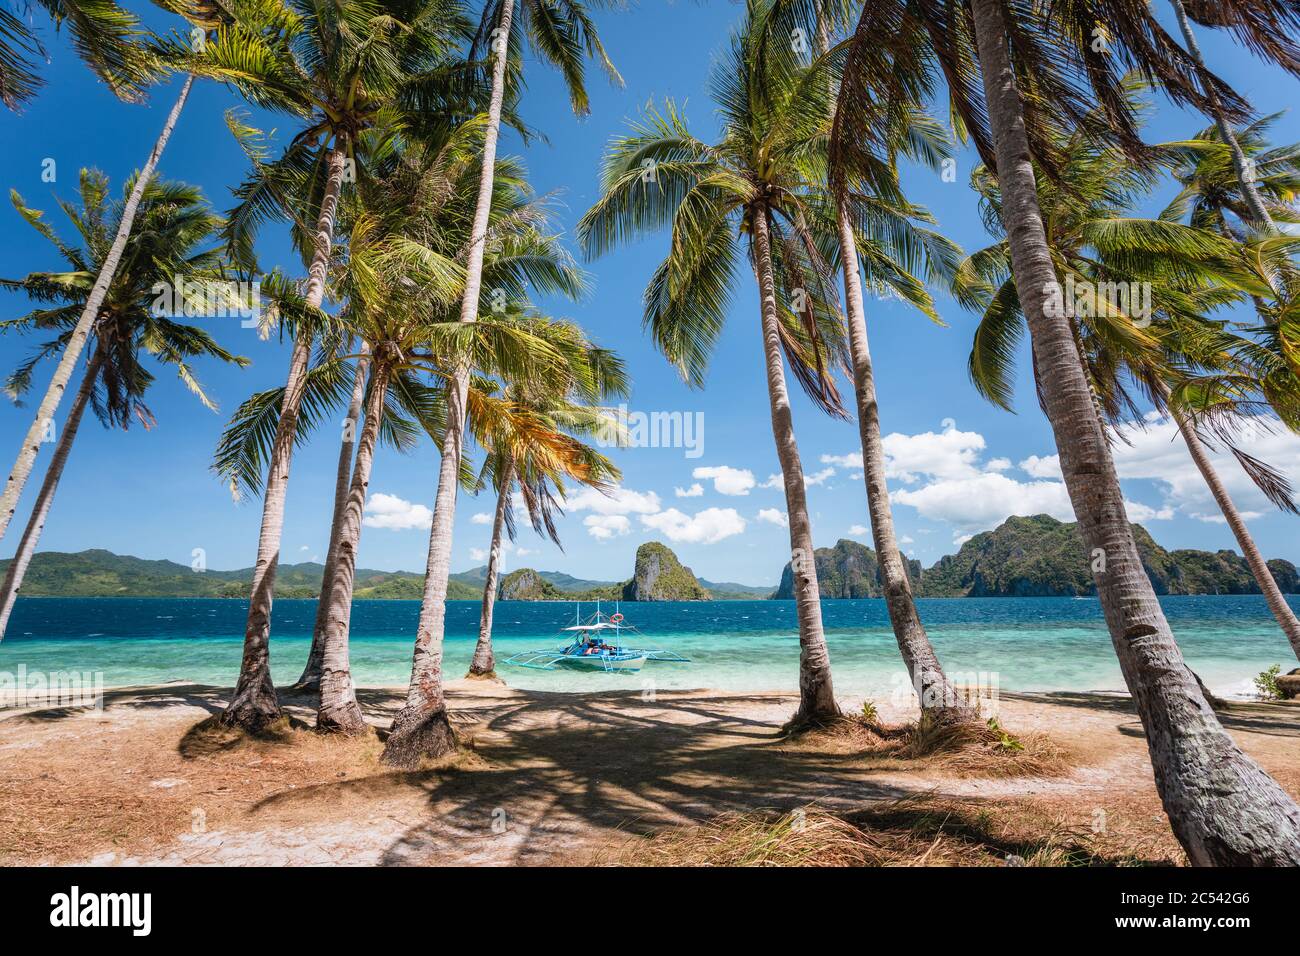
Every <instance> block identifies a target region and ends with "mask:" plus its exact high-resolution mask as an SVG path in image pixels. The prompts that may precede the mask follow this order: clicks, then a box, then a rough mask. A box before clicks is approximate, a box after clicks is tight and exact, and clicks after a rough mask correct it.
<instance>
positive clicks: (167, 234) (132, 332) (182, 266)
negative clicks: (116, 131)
mask: <svg viewBox="0 0 1300 956" xmlns="http://www.w3.org/2000/svg"><path fill="white" fill-rule="evenodd" d="M133 192H134V183H130V182H128V183H127V184H126V186H125V189H124V196H123V200H122V201H121V202H112V201H111V200H110V198H109V191H108V181H107V179H106V178H105V177H104V176H103V175H102V174H101V173H98V172H95V171H91V170H82V174H81V189H80V195H81V206H80V208H76V207H74V206H72V205H70V204H63V208H64V210H65V211H66V212H67V214H68V216H69V218H70V219H71V220H72V223H73V225H74V226H75V227H76V230H77V232H78V238H79V241H78V243H77V244H75V245H69V244H67V243H65V242H63V241H62V240H61V239H60V238H59V237H58V235H57V234H56V233H55V231H54V229H53V228H52V227H51V226H50V225H49V224H48V223H46V222H45V221H44V219H43V214H42V212H41V211H40V210H36V209H32V208H30V207H28V206H27V205H26V203H24V202H23V200H22V198H21V197H20V196H19V195H18V194H17V193H16V192H15V193H13V194H12V198H13V202H14V205H15V206H16V207H17V208H18V211H19V213H20V214H21V215H22V216H23V218H24V219H26V220H27V222H29V223H30V224H31V225H32V226H33V227H34V228H35V229H36V230H37V232H39V233H40V234H41V235H42V236H43V237H44V238H46V239H47V240H49V242H50V243H51V245H53V246H54V248H55V250H56V251H57V252H58V253H59V255H61V256H62V257H63V259H64V260H65V261H66V262H67V265H68V270H67V271H64V272H38V273H31V274H30V275H28V276H27V277H26V278H24V279H21V280H0V286H3V287H7V288H13V289H21V290H23V291H25V292H27V294H28V295H29V296H31V297H32V298H34V299H36V300H37V301H40V302H43V303H47V307H43V308H40V309H37V310H36V311H34V312H31V313H29V314H28V315H26V316H23V317H22V318H20V319H13V320H10V321H8V322H5V323H4V324H3V325H2V326H0V328H3V329H6V330H8V329H28V330H37V329H39V330H54V331H56V333H57V334H56V335H55V337H54V338H53V339H51V340H50V341H48V342H46V343H44V344H43V345H42V346H41V347H40V348H39V349H38V350H37V352H36V354H35V355H34V356H33V357H32V358H31V359H30V360H28V361H25V362H23V363H22V364H21V365H20V366H19V367H18V369H17V371H16V372H15V373H14V374H13V375H12V376H11V377H10V379H9V382H8V391H9V393H10V394H11V395H12V396H14V397H15V398H17V397H18V396H19V395H21V394H22V393H23V392H24V391H26V389H27V388H28V386H29V385H30V384H31V379H32V375H33V373H34V371H35V368H36V365H37V363H38V362H40V361H41V360H44V359H47V358H51V357H53V356H55V355H57V354H59V353H60V352H62V351H63V350H64V349H66V348H67V347H68V343H69V342H70V341H71V340H72V337H73V333H74V330H75V326H76V322H77V318H78V316H79V315H80V314H81V311H82V309H83V308H84V306H85V301H86V298H87V297H88V296H89V295H90V293H91V290H92V289H93V287H94V283H95V277H96V275H97V274H98V273H99V272H100V270H101V268H102V261H103V257H104V256H105V255H106V254H107V252H108V251H109V250H110V249H111V247H112V238H111V237H112V235H113V234H114V232H115V231H116V229H117V226H118V221H119V220H120V218H121V217H122V215H123V214H124V208H125V205H126V202H127V201H128V200H129V198H130V196H131V194H132V193H133ZM138 219H139V222H140V229H139V231H138V235H137V239H136V241H135V242H134V243H133V244H132V245H131V248H130V249H129V250H128V252H127V254H126V256H125V257H124V258H123V261H122V264H121V267H120V268H119V269H118V270H117V272H116V275H115V277H114V279H113V284H112V285H111V286H110V287H109V290H108V295H107V297H106V298H105V300H104V302H103V304H102V305H101V306H100V308H99V311H98V315H99V318H98V321H97V322H96V323H95V325H94V328H93V338H94V342H95V345H94V348H93V349H92V352H91V357H90V360H89V362H88V363H87V365H86V370H85V373H84V374H83V376H82V380H81V385H80V386H79V388H78V389H77V392H76V395H75V397H74V399H73V402H72V405H71V407H70V408H69V410H68V417H67V420H66V421H65V422H64V425H63V429H62V431H61V432H60V434H59V438H58V441H57V443H56V445H55V448H54V454H53V457H52V458H51V461H50V465H49V468H48V470H47V471H46V474H45V479H44V482H43V483H42V485H41V489H40V493H39V494H38V495H37V498H36V502H35V504H34V505H33V508H32V514H31V517H30V518H29V519H28V522H27V527H26V528H25V529H24V532H23V536H22V538H21V539H20V540H19V544H18V550H17V552H16V553H15V555H14V558H13V560H12V561H11V562H10V563H9V568H8V571H7V573H6V575H5V580H4V585H3V590H2V591H0V638H2V637H3V636H4V631H5V627H6V625H7V624H8V622H9V615H10V613H11V612H12V610H13V607H14V602H15V601H16V599H17V597H18V591H19V589H20V588H21V587H22V583H23V577H24V575H25V574H26V571H27V568H28V566H29V564H30V563H31V559H32V555H33V554H34V553H35V551H36V545H37V543H38V542H39V540H40V536H41V531H42V530H43V528H44V526H45V521H46V519H47V517H48V516H49V513H50V508H51V506H52V505H53V503H54V495H55V492H56V491H57V489H58V485H59V480H60V478H61V477H62V475H63V469H64V466H65V465H66V464H67V460H68V455H69V453H70V452H71V450H72V444H73V441H74V440H75V438H76V435H77V430H78V427H79V426H80V424H81V418H82V415H83V414H84V413H85V410H86V408H87V406H93V407H94V408H95V411H96V413H97V414H98V415H99V417H100V419H101V420H102V421H103V422H104V424H105V425H106V426H110V427H111V426H120V427H122V428H125V427H127V425H128V423H129V422H130V420H131V419H132V418H133V417H134V418H136V419H138V420H139V421H141V422H142V423H143V424H144V425H145V427H146V428H147V427H149V426H150V425H151V424H152V422H153V416H152V414H151V413H150V411H149V409H148V407H147V406H146V405H145V404H144V401H143V397H144V394H145V392H146V391H147V389H148V387H149V386H150V385H151V384H152V383H153V380H154V377H153V375H152V373H150V372H149V370H148V369H147V367H146V366H145V364H144V363H142V361H141V355H142V353H148V354H149V355H152V356H153V357H154V358H155V359H156V360H157V361H158V362H160V363H162V364H164V365H170V366H171V367H173V368H174V369H175V370H176V373H177V375H179V376H180V378H181V381H183V382H184V383H185V384H186V385H187V386H188V387H189V389H190V390H191V391H193V392H194V394H195V395H196V396H198V398H199V400H200V401H201V402H203V404H204V405H205V406H207V407H208V408H212V409H213V410H215V406H214V405H213V404H212V402H211V401H210V400H209V399H208V397H207V395H206V394H204V392H203V388H202V386H201V385H200V384H199V382H198V380H197V379H196V378H195V376H194V373H193V371H192V369H191V368H190V360H191V359H193V358H195V357H197V356H210V357H213V358H217V359H220V360H222V361H226V362H233V363H235V364H237V365H245V364H247V360H246V359H243V358H239V357H237V356H234V355H232V354H231V353H229V352H227V351H226V350H225V349H223V348H222V347H221V346H219V345H218V344H217V343H216V342H215V341H214V340H213V339H212V337H211V336H210V335H209V334H208V333H207V332H205V331H203V330H202V329H200V328H197V327H195V326H193V325H186V324H184V323H183V322H178V321H175V319H176V318H177V317H178V316H184V315H186V314H196V315H199V314H206V313H207V311H208V309H209V308H210V306H209V303H208V300H209V299H213V300H215V302H214V304H216V305H218V306H227V305H229V306H233V305H234V303H233V302H228V301H224V300H225V299H226V294H225V292H224V287H223V286H222V285H219V284H217V283H219V282H220V278H219V276H220V270H221V267H222V259H221V255H220V253H219V251H218V250H216V249H213V248H207V247H204V243H205V242H206V240H207V239H208V238H209V237H210V236H211V235H212V234H213V233H214V232H215V231H216V230H217V229H218V228H219V227H220V225H221V220H220V219H219V218H218V217H217V216H215V215H213V214H212V212H211V211H210V210H209V208H208V206H207V204H206V203H205V202H204V200H203V197H202V195H201V194H200V193H199V191H198V190H197V189H196V188H194V187H192V186H187V185H185V184H182V183H170V182H159V181H157V180H154V181H152V182H151V183H150V184H149V186H148V188H147V189H145V190H144V194H143V197H142V200H141V203H140V205H139V208H138ZM176 276H184V277H185V279H186V282H185V286H184V289H183V290H179V294H180V295H181V296H182V297H183V301H182V302H180V303H176V302H173V303H170V305H171V306H172V308H170V309H167V310H164V311H169V312H173V313H175V314H172V315H168V314H160V313H159V312H158V311H156V309H155V307H156V305H157V303H158V299H159V296H158V289H159V287H160V286H163V287H169V286H170V285H171V284H172V282H173V279H174V277H176ZM205 280H211V281H205ZM97 391H98V393H99V394H98V395H97V394H96V393H97Z"/></svg>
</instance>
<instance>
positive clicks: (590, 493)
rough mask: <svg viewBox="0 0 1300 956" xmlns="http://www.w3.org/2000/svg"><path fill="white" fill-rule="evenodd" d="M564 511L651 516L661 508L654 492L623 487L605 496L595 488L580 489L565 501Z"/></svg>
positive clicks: (616, 488)
mask: <svg viewBox="0 0 1300 956" xmlns="http://www.w3.org/2000/svg"><path fill="white" fill-rule="evenodd" d="M563 507H564V510H565V511H569V512H576V511H590V512H593V513H594V514H598V515H628V514H651V513H653V512H655V511H658V510H659V509H660V507H661V505H660V502H659V496H658V495H657V494H655V493H654V492H653V491H633V490H632V489H630V488H624V487H622V486H621V485H620V486H618V487H615V488H614V489H613V490H611V491H610V492H609V494H605V493H603V492H600V491H597V490H596V489H595V488H580V489H578V490H577V491H576V492H574V493H573V494H571V495H569V496H568V497H566V498H565V499H564V505H563Z"/></svg>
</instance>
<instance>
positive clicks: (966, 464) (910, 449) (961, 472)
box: [881, 427, 984, 485]
mask: <svg viewBox="0 0 1300 956" xmlns="http://www.w3.org/2000/svg"><path fill="white" fill-rule="evenodd" d="M881 445H882V446H883V448H884V450H885V477H887V478H896V479H898V480H899V481H901V482H903V483H904V484H909V485H910V484H914V483H915V482H917V481H919V480H920V479H922V478H926V477H929V478H937V479H956V478H974V477H975V476H977V475H978V474H979V473H980V469H979V467H978V466H977V463H978V461H979V457H980V454H981V453H982V452H983V451H984V436H983V435H981V434H980V433H979V432H963V431H958V430H957V429H956V428H955V427H948V428H945V429H944V430H943V431H942V432H938V433H936V432H923V433H921V434H920V435H902V434H899V433H898V432H894V433H892V434H889V435H886V436H885V437H884V438H883V439H881Z"/></svg>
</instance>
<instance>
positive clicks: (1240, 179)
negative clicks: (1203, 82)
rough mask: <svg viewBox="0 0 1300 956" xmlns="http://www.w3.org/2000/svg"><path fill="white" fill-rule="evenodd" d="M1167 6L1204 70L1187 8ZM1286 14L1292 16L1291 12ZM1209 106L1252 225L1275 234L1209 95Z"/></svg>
mask: <svg viewBox="0 0 1300 956" xmlns="http://www.w3.org/2000/svg"><path fill="white" fill-rule="evenodd" d="M1169 5H1170V6H1171V7H1173V8H1174V17H1175V18H1176V19H1177V20H1178V30H1179V32H1180V33H1182V35H1183V42H1184V43H1185V44H1186V45H1187V51H1188V52H1189V53H1190V54H1191V55H1192V58H1193V59H1194V60H1195V61H1196V65H1197V66H1198V67H1200V68H1201V69H1202V70H1206V69H1207V68H1206V66H1205V59H1204V57H1202V56H1201V45H1200V43H1198V42H1197V39H1196V31H1195V30H1194V29H1193V28H1192V21H1191V18H1190V17H1189V16H1188V15H1187V6H1186V5H1185V4H1184V3H1183V0H1169ZM1287 12H1289V13H1292V14H1293V15H1294V11H1287ZM1298 25H1300V24H1298ZM1210 106H1211V114H1210V115H1211V118H1212V119H1213V120H1214V125H1215V127H1216V128H1217V129H1218V131H1219V136H1220V137H1222V139H1223V142H1224V144H1225V145H1227V147H1228V151H1229V153H1230V154H1231V156H1232V167H1233V171H1234V172H1235V173H1236V177H1237V183H1238V185H1239V186H1240V188H1241V194H1242V197H1243V198H1244V199H1245V202H1246V208H1247V209H1248V210H1249V212H1250V219H1251V221H1252V222H1254V223H1255V224H1256V225H1257V226H1259V227H1262V228H1265V229H1267V230H1269V231H1270V232H1272V231H1275V230H1276V228H1277V224H1276V223H1274V222H1273V217H1272V216H1270V215H1269V213H1268V208H1267V207H1266V206H1265V205H1264V200H1263V198H1262V197H1261V196H1260V194H1259V190H1258V189H1257V188H1256V186H1255V174H1254V171H1253V170H1252V169H1251V168H1250V166H1249V164H1248V160H1247V159H1246V153H1245V151H1244V150H1243V149H1242V148H1241V143H1239V142H1238V141H1237V137H1236V135H1235V134H1234V133H1233V130H1232V124H1230V123H1229V122H1228V119H1227V117H1226V116H1224V114H1223V110H1222V108H1221V107H1220V106H1219V105H1218V103H1217V102H1216V101H1215V100H1214V99H1213V94H1212V93H1211V102H1210Z"/></svg>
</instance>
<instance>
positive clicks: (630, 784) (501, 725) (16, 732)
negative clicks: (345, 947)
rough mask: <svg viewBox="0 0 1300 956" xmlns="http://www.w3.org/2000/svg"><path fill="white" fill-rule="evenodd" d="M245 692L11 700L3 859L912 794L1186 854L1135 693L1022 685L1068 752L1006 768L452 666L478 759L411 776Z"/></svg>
mask: <svg viewBox="0 0 1300 956" xmlns="http://www.w3.org/2000/svg"><path fill="white" fill-rule="evenodd" d="M228 694H229V689H223V688H215V687H208V686H200V685H193V684H169V685H163V686H159V687H147V688H127V689H118V690H110V691H108V692H107V693H106V700H105V706H104V709H103V710H102V711H94V710H75V709H57V708H56V709H46V710H40V709H28V710H21V711H2V712H0V765H2V766H3V767H4V773H3V779H0V863H4V864H10V865H12V864H20V863H26V864H31V863H50V864H59V863H91V864H104V865H142V864H200V865H202V864H209V865H210V864H216V865H246V864H252V865H258V864H265V865H283V864H289V865H324V864H335V865H337V864H349V865H408V864H555V863H584V862H591V861H593V860H594V861H597V862H601V861H605V860H608V859H610V858H614V859H617V858H618V854H619V853H620V852H621V851H622V850H624V849H626V847H627V846H628V845H629V841H634V840H635V839H636V838H637V837H639V836H641V835H644V834H651V833H655V832H658V831H662V830H663V829H664V828H667V827H677V826H689V825H692V824H697V823H702V822H705V821H708V820H711V819H714V818H716V817H717V816H718V815H719V814H721V813H724V812H733V811H750V810H756V809H765V808H771V809H774V810H777V811H790V810H793V809H796V808H801V807H808V806H814V807H819V808H823V809H827V810H830V811H833V812H837V813H839V812H843V813H852V812H855V811H862V810H864V808H872V807H880V806H889V805H893V804H894V803H895V802H896V801H900V800H901V801H904V803H903V804H899V805H905V806H911V805H913V804H912V803H909V802H907V801H914V800H919V801H922V802H928V803H929V804H931V805H934V806H942V807H948V808H951V807H957V808H960V810H961V813H962V814H964V816H963V819H975V818H978V819H980V820H985V821H992V823H987V824H982V825H981V826H982V829H980V830H979V831H978V832H977V833H975V835H973V836H971V835H969V833H968V835H967V836H965V837H964V839H966V840H967V842H968V843H970V842H971V841H975V842H976V843H977V844H978V848H979V850H980V852H981V854H982V855H983V856H984V857H987V858H988V860H991V861H993V862H997V861H998V860H1001V859H1002V858H1003V857H1008V858H1010V857H1011V856H1012V855H1013V854H1014V853H1015V852H1018V851H1017V850H1016V849H1015V848H1016V847H1020V846H1023V845H1026V841H1027V840H1028V841H1030V842H1033V841H1036V840H1039V839H1040V838H1041V839H1043V840H1058V841H1059V840H1060V839H1064V838H1068V839H1069V840H1071V841H1073V844H1075V845H1081V846H1084V848H1085V849H1086V851H1087V852H1088V853H1089V854H1090V855H1092V856H1093V857H1094V859H1095V861H1096V862H1108V861H1109V862H1165V863H1181V862H1182V855H1181V852H1180V851H1179V849H1178V846H1177V844H1176V843H1175V842H1174V840H1173V838H1172V836H1171V835H1170V832H1169V827H1168V823H1167V822H1166V820H1165V817H1164V815H1163V813H1162V812H1161V809H1160V804H1159V801H1158V799H1157V796H1156V793H1155V788H1154V784H1153V781H1152V777H1151V770H1150V765H1149V763H1148V761H1147V756H1146V745H1145V741H1144V739H1143V735H1142V728H1141V725H1140V723H1139V722H1138V720H1137V718H1136V716H1135V715H1134V713H1133V712H1132V709H1131V707H1130V704H1129V702H1128V700H1127V699H1125V698H1122V697H1116V696H1108V695H1100V694H1045V695H1006V694H1004V695H1003V698H1002V701H1001V705H1000V714H999V719H1000V721H1001V723H1002V725H1003V726H1005V727H1006V728H1008V729H1009V730H1011V731H1012V732H1015V733H1021V734H1028V733H1032V732H1040V733H1044V734H1048V735H1050V737H1051V739H1052V740H1053V741H1054V742H1055V743H1057V744H1059V745H1060V746H1061V747H1062V748H1063V749H1064V751H1065V753H1066V759H1067V765H1066V766H1065V767H1064V768H1063V769H1062V771H1061V772H1060V773H1058V774H1056V775H1053V776H1047V777H1015V776H1012V777H1007V776H992V777H989V776H979V775H972V774H971V773H970V772H964V771H961V770H954V769H953V768H952V767H949V766H946V765H945V764H944V763H943V762H942V761H934V760H920V761H904V760H899V759H896V758H885V757H881V756H880V755H879V754H872V753H866V752H862V751H860V749H859V748H856V747H855V746H854V745H853V742H852V741H843V740H840V741H835V740H825V741H820V740H816V739H814V740H803V741H790V740H788V739H786V738H784V737H783V736H782V734H781V729H780V728H781V725H782V723H783V722H784V721H785V720H786V719H787V718H788V717H789V715H790V714H791V713H792V712H793V710H794V705H795V701H794V699H793V697H792V696H790V695H788V694H782V693H721V692H713V691H680V692H665V691H661V692H659V694H658V696H657V697H656V698H655V699H644V698H643V697H642V695H641V694H640V693H639V692H636V691H628V692H607V693H593V694H553V693H540V692H527V691H519V690H513V689H510V688H507V687H504V686H501V685H492V684H482V683H478V682H453V683H452V684H451V685H450V700H451V706H452V711H453V719H454V722H455V724H456V726H457V728H458V730H460V731H461V734H462V736H463V738H464V740H465V741H466V743H467V749H466V752H465V753H463V754H461V755H459V756H457V757H455V758H453V759H451V760H449V761H446V762H444V763H443V764H441V765H439V766H435V767H430V768H429V769H427V770H423V771H420V772H415V773H397V772H393V771H390V770H388V769H387V768H384V767H382V766H381V765H380V764H379V763H378V759H377V758H378V754H379V751H380V743H379V741H378V738H377V737H376V738H371V739H367V740H351V741H344V740H335V739H332V738H323V737H320V736H318V735H316V734H314V733H313V732H311V730H310V723H311V718H312V710H311V706H310V702H309V701H307V700H305V699H295V698H287V699H286V700H285V703H286V704H287V711H288V713H289V714H290V715H291V716H292V718H293V719H294V727H295V729H294V730H293V731H292V732H291V733H287V734H284V735H282V736H281V737H280V738H278V739H275V740H266V741H250V740H247V739H244V738H236V737H233V736H232V735H228V734H222V733H214V732H213V731H212V730H211V729H208V728H207V727H206V726H205V725H203V723H202V722H203V721H205V720H206V719H207V718H209V717H210V716H211V715H213V714H215V713H217V712H218V711H219V710H220V709H221V708H222V707H223V706H224V703H225V700H226V699H227V695H228ZM360 696H361V700H362V705H363V707H364V708H365V710H366V712H367V715H368V717H369V718H370V720H371V721H372V723H373V724H374V725H375V727H376V728H378V729H382V728H384V727H386V726H387V724H388V722H389V719H390V717H391V714H392V713H393V712H394V711H395V710H396V708H397V706H398V705H399V704H400V701H401V691H399V690H395V689H372V690H363V691H361V692H360ZM846 703H850V704H854V705H857V706H860V702H846ZM914 716H915V715H914V714H909V713H906V712H903V711H900V710H895V711H890V710H889V709H888V708H882V714H881V717H882V718H883V719H884V720H885V721H887V722H894V723H902V722H904V721H906V720H910V719H912V718H913V717H914ZM1222 716H1223V720H1224V723H1225V725H1226V726H1227V727H1228V728H1229V729H1230V730H1231V732H1232V733H1233V735H1234V736H1235V737H1236V739H1237V740H1238V741H1239V742H1240V743H1241V744H1242V746H1243V747H1245V748H1246V750H1247V751H1249V752H1250V753H1251V754H1252V755H1253V756H1254V757H1255V758H1256V759H1257V760H1259V761H1260V762H1261V763H1262V764H1263V765H1264V767H1265V768H1266V769H1268V770H1269V772H1271V773H1272V774H1273V775H1274V776H1275V777H1276V778H1277V779H1278V780H1279V781H1280V782H1281V783H1282V785H1283V786H1284V787H1286V788H1287V789H1288V790H1289V791H1290V792H1291V793H1292V794H1298V795H1300V750H1298V748H1297V746H1296V744H1297V740H1298V739H1300V708H1295V707H1287V706H1271V705H1255V704H1234V705H1233V706H1232V709H1231V710H1230V711H1229V712H1227V713H1225V714H1224V715H1222ZM967 810H969V811H971V813H973V814H975V816H971V814H966V813H965V811H967ZM946 812H949V811H946ZM931 816H933V814H931ZM945 819H946V818H945ZM940 825H942V821H940ZM967 830H968V831H969V830H970V828H969V827H967Z"/></svg>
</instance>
